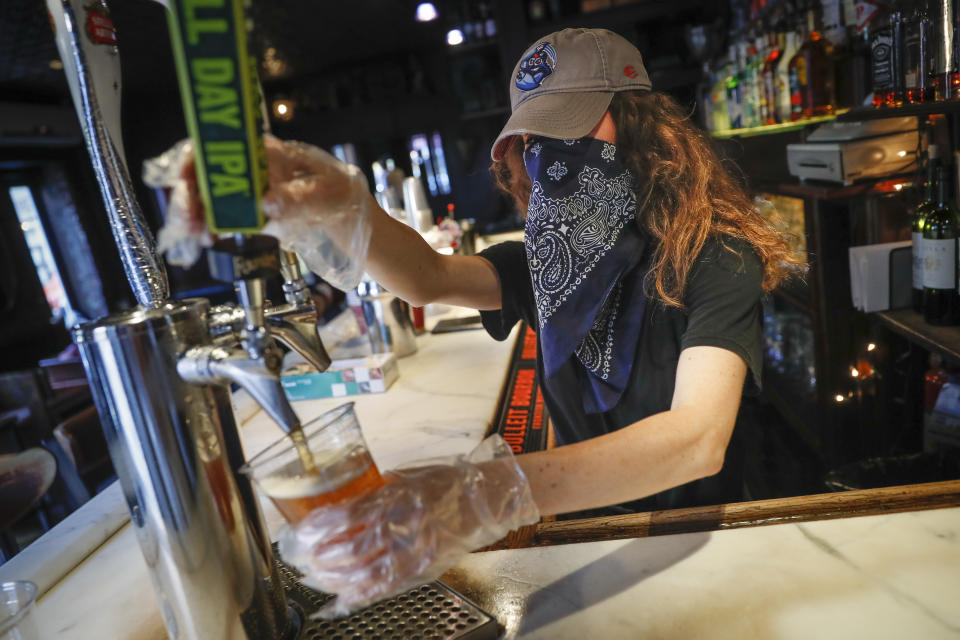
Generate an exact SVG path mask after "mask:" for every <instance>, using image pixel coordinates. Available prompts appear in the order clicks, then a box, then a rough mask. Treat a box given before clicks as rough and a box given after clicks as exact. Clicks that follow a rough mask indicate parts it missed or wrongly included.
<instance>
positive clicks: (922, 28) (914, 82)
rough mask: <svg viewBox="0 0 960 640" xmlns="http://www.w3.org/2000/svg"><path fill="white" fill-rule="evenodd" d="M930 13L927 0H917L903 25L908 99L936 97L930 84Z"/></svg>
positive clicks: (920, 99) (911, 100) (923, 100)
mask: <svg viewBox="0 0 960 640" xmlns="http://www.w3.org/2000/svg"><path fill="white" fill-rule="evenodd" d="M931 27H932V22H931V20H930V14H929V13H928V12H927V3H926V1H925V0H918V2H917V3H916V4H915V5H914V7H913V10H912V11H911V12H910V14H909V17H908V18H907V20H906V22H905V23H904V27H903V85H904V89H905V90H906V95H905V98H906V100H907V102H909V103H917V102H927V101H929V100H933V98H934V93H933V87H932V86H930V69H931V67H932V64H931V62H932V57H931V55H930V53H931V51H930V46H931V44H932V41H931Z"/></svg>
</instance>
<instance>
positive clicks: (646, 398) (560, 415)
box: [480, 237, 763, 445]
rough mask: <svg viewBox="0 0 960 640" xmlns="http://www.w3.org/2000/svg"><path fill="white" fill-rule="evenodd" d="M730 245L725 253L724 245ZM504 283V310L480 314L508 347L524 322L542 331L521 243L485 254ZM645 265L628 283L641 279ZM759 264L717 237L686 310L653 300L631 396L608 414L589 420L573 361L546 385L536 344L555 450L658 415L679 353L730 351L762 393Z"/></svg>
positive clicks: (692, 284)
mask: <svg viewBox="0 0 960 640" xmlns="http://www.w3.org/2000/svg"><path fill="white" fill-rule="evenodd" d="M724 245H725V246H724ZM480 255H481V256H483V257H484V258H486V259H487V260H489V261H490V262H491V263H492V264H493V266H494V268H495V269H496V271H497V274H498V275H499V278H500V291H501V300H502V308H501V309H499V310H496V311H483V312H481V316H482V318H483V326H484V328H485V329H486V330H487V332H488V333H489V334H490V335H491V336H493V337H494V338H495V339H497V340H505V339H506V338H507V336H508V335H509V333H510V330H511V329H512V328H513V326H514V325H515V324H516V323H517V321H519V320H521V319H522V320H525V321H526V322H527V324H529V325H530V326H531V327H532V328H533V329H534V330H536V329H537V327H538V322H537V308H536V304H535V302H534V297H533V285H532V283H531V280H530V272H529V269H528V268H527V259H526V253H525V251H524V246H523V243H522V242H504V243H500V244H497V245H494V246H492V247H489V248H488V249H486V250H484V251H483V252H481V253H480ZM646 266H647V265H646V264H643V265H641V268H639V269H637V270H636V272H635V273H633V274H632V275H631V276H628V277H643V274H644V273H645V272H646ZM762 275H763V269H762V264H761V262H760V259H759V257H758V256H757V255H756V253H754V251H753V250H752V248H751V247H750V246H749V245H748V244H747V243H746V242H744V241H741V240H739V239H736V238H729V237H725V238H723V240H722V241H721V239H720V238H714V239H711V240H709V241H708V242H707V245H706V246H705V247H704V249H703V251H702V252H701V253H700V255H699V256H698V258H697V260H696V262H695V263H694V266H693V268H692V269H691V272H690V275H689V276H688V280H687V288H686V292H685V294H684V305H685V308H684V309H678V308H676V307H669V306H666V305H664V304H663V303H662V302H660V301H659V300H658V299H656V298H648V299H647V304H646V308H645V310H644V320H643V325H642V329H641V331H642V335H641V336H640V341H639V344H638V346H637V353H636V355H635V356H634V362H633V368H632V370H631V372H630V379H629V382H628V384H627V389H626V391H625V392H624V394H623V397H622V398H621V399H620V402H619V403H618V404H617V405H616V406H615V407H613V408H612V409H610V410H609V411H606V412H604V413H596V414H587V413H586V412H585V411H584V409H583V405H582V403H581V400H580V399H581V397H582V394H581V387H580V383H579V380H578V368H577V367H576V366H575V364H574V362H573V359H571V360H570V361H569V362H568V363H567V364H566V365H563V367H562V368H561V369H560V370H559V371H558V372H557V374H556V376H555V380H556V383H554V384H551V386H550V387H549V388H548V387H546V385H542V380H543V360H542V357H541V354H540V348H539V347H540V344H539V341H538V343H537V375H538V377H539V379H540V380H541V386H542V387H543V395H544V402H545V403H546V405H547V409H548V410H549V412H550V419H551V421H552V422H553V427H554V432H555V434H556V439H557V444H558V445H563V444H571V443H574V442H579V441H581V440H586V439H589V438H593V437H596V436H599V435H603V434H605V433H610V432H612V431H616V430H617V429H620V428H622V427H625V426H627V425H629V424H632V423H634V422H637V421H638V420H642V419H643V418H646V417H648V416H651V415H653V414H655V413H660V412H662V411H667V410H669V409H670V404H671V402H672V399H673V388H674V382H675V379H676V374H677V362H678V361H679V358H680V352H681V351H683V350H684V349H686V348H687V347H694V346H713V347H721V348H724V349H727V350H729V351H732V352H734V353H736V354H737V355H739V356H740V357H741V358H743V360H744V362H746V364H747V367H748V368H749V374H748V378H752V381H751V380H748V382H747V385H748V386H750V385H755V386H756V387H759V384H760V371H761V366H762V352H761V349H762V337H763V336H762V333H763V318H762V313H763V312H762V307H761V300H760V299H761V295H762V293H763V291H762V288H761V279H762Z"/></svg>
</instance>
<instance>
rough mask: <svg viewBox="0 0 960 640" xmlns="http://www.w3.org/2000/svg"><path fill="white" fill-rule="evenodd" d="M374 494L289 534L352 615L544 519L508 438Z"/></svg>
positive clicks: (285, 552)
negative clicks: (510, 533)
mask: <svg viewBox="0 0 960 640" xmlns="http://www.w3.org/2000/svg"><path fill="white" fill-rule="evenodd" d="M384 479H385V480H386V485H384V486H383V487H381V488H380V489H378V490H376V491H374V492H373V493H370V494H367V495H365V496H360V497H357V498H351V499H348V500H344V501H342V502H339V503H336V504H334V505H330V506H327V507H322V508H319V509H317V510H315V511H313V512H311V513H310V514H309V515H308V516H307V517H306V518H304V519H303V520H301V521H300V522H299V523H298V524H297V525H295V526H290V527H286V528H285V529H284V530H283V531H282V532H281V534H280V539H279V544H280V555H281V556H282V557H283V559H284V560H286V561H287V562H289V563H290V564H292V565H294V566H296V567H297V569H299V570H300V571H301V572H302V573H303V574H304V580H303V581H304V583H305V584H307V585H308V586H310V587H312V588H314V589H317V590H319V591H324V592H326V593H336V594H337V598H336V599H335V600H333V601H331V602H330V603H328V604H327V605H325V606H324V607H323V609H321V610H320V612H319V614H320V615H321V616H322V617H328V618H329V617H335V616H341V615H346V614H348V613H351V612H353V611H356V610H357V609H360V608H362V607H364V606H366V605H368V604H370V603H372V602H375V601H377V600H381V599H384V598H388V597H390V596H393V595H396V594H398V593H403V592H404V591H407V590H409V589H412V588H413V587H415V586H417V585H419V584H423V583H424V582H429V581H431V580H434V579H436V578H437V577H438V576H439V575H440V574H442V573H443V572H445V571H446V570H447V569H449V568H450V567H452V566H453V565H454V564H456V563H457V562H458V561H459V560H460V558H462V557H463V556H464V555H465V554H466V553H467V552H469V551H471V550H473V549H477V548H480V547H483V546H486V545H488V544H491V543H493V542H496V541H497V540H500V539H501V538H503V537H504V536H505V535H506V534H507V533H508V532H509V531H511V530H512V529H516V528H518V527H521V526H523V525H527V524H533V523H535V522H537V521H538V520H539V519H540V512H539V510H538V509H537V505H536V504H535V503H534V501H533V497H532V495H531V493H530V486H529V485H528V483H527V479H526V476H524V474H523V471H521V470H520V467H519V466H518V465H517V463H516V461H515V460H514V458H513V455H512V454H511V453H510V447H509V446H508V445H507V444H506V443H505V442H504V441H503V439H502V438H501V437H500V436H491V437H489V438H487V439H486V440H484V441H483V442H482V443H480V445H478V446H477V448H476V449H474V450H473V451H472V452H471V453H470V455H469V456H457V457H456V458H454V459H452V460H450V461H449V462H447V463H446V464H428V465H423V466H417V467H408V468H403V469H398V470H394V471H391V472H389V473H386V474H384Z"/></svg>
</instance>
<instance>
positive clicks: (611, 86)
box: [490, 29, 652, 160]
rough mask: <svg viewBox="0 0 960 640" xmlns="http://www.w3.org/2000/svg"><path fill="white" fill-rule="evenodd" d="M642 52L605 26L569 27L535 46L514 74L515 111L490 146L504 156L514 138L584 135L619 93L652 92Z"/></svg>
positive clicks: (496, 154) (494, 154) (512, 103)
mask: <svg viewBox="0 0 960 640" xmlns="http://www.w3.org/2000/svg"><path fill="white" fill-rule="evenodd" d="M651 88H652V85H651V84H650V76H648V75H647V70H646V68H645V67H644V66H643V59H642V58H641V57H640V52H639V51H637V48H636V47H634V46H633V45H632V44H630V42H628V41H627V40H626V39H625V38H624V37H622V36H620V35H617V34H616V33H614V32H612V31H607V30H606V29H564V30H563V31H557V32H555V33H551V34H550V35H548V36H544V37H543V38H540V39H539V40H537V41H536V42H535V43H534V44H533V45H531V46H530V47H529V48H528V49H527V50H526V51H525V52H524V54H523V56H522V57H521V58H520V61H519V62H518V63H517V66H516V67H514V69H513V76H512V77H511V78H510V108H511V111H512V114H511V115H510V119H509V120H507V124H506V125H505V126H504V127H503V131H501V132H500V135H499V136H497V139H496V140H495V141H494V143H493V147H492V148H491V149H490V156H491V157H492V158H493V159H494V160H499V159H500V158H502V157H503V154H504V152H505V151H506V148H507V142H508V141H509V138H510V137H511V136H515V135H520V134H524V133H531V134H534V135H540V136H544V137H547V138H564V139H571V138H582V137H583V136H585V135H587V134H588V133H590V131H591V130H593V128H594V127H595V126H597V123H598V122H600V119H601V118H602V117H603V114H604V113H605V112H606V110H607V107H609V106H610V100H612V99H613V94H614V93H616V92H618V91H643V90H646V91H649V90H650V89H651Z"/></svg>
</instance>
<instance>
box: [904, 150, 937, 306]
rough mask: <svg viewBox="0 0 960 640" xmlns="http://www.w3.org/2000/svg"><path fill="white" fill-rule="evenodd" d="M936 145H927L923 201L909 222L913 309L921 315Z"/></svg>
mask: <svg viewBox="0 0 960 640" xmlns="http://www.w3.org/2000/svg"><path fill="white" fill-rule="evenodd" d="M939 163H940V162H939V153H938V151H937V145H935V144H930V145H927V180H926V182H925V183H924V186H923V189H924V193H923V201H922V202H921V203H920V204H919V205H917V208H916V210H915V211H914V212H913V220H912V221H911V225H910V227H911V239H912V240H913V247H912V249H911V251H912V257H913V309H914V311H916V312H917V313H923V227H924V225H925V224H926V220H927V214H928V213H929V212H930V211H932V210H933V209H935V208H936V206H937V205H936V202H935V201H936V198H937V192H936V185H937V166H938V165H939Z"/></svg>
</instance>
